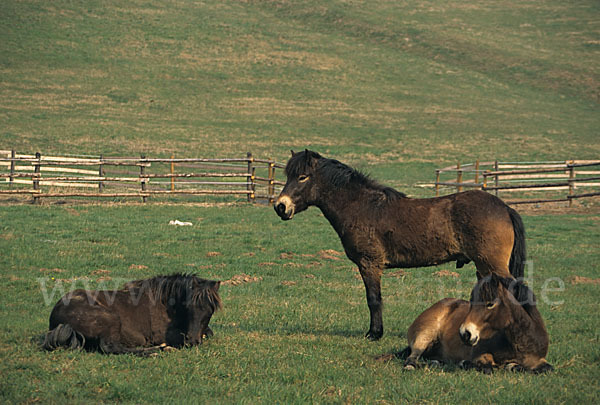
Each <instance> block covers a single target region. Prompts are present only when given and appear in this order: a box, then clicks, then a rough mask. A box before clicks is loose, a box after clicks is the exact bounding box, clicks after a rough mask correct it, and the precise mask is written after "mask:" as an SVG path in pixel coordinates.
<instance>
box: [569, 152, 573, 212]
mask: <svg viewBox="0 0 600 405" xmlns="http://www.w3.org/2000/svg"><path fill="white" fill-rule="evenodd" d="M573 163H574V162H573V161H572V160H571V161H569V163H568V166H569V195H570V196H572V195H574V194H575V182H574V180H575V167H574V166H573ZM572 206H573V198H569V208H571V207H572Z"/></svg>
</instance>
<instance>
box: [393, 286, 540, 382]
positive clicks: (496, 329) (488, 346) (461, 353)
mask: <svg viewBox="0 0 600 405" xmlns="http://www.w3.org/2000/svg"><path fill="white" fill-rule="evenodd" d="M407 337H408V344H409V347H407V348H406V349H405V350H404V351H403V352H401V353H400V354H399V355H398V356H399V357H405V356H406V355H409V356H408V358H407V359H406V361H405V363H404V367H405V368H406V369H413V368H416V367H417V361H418V359H419V358H420V357H423V358H426V359H430V360H437V361H442V362H454V363H459V364H460V365H461V366H463V367H466V368H469V367H475V368H477V369H478V370H480V371H483V372H485V373H490V372H491V370H492V368H494V367H501V366H506V368H508V369H510V370H513V371H517V370H519V371H523V370H527V371H532V372H534V373H543V372H546V371H550V370H552V366H551V365H550V364H549V363H548V362H547V361H546V359H545V357H546V354H547V353H548V334H547V332H546V327H545V326H544V321H543V320H542V317H541V315H540V313H539V312H538V310H537V306H536V302H535V296H534V295H533V292H532V291H531V290H530V289H529V288H528V287H527V286H526V285H525V284H523V283H522V281H521V280H515V279H513V278H503V277H499V276H496V275H495V274H492V275H490V276H487V277H484V278H482V279H481V280H480V281H479V282H478V283H477V285H476V286H475V288H473V291H472V292H471V299H470V301H464V300H459V299H454V298H445V299H443V300H441V301H439V302H438V303H436V304H434V305H433V306H431V307H430V308H429V309H427V310H425V312H423V313H422V314H421V315H419V316H418V317H417V319H415V321H414V322H413V323H412V325H410V327H409V328H408V334H407Z"/></svg>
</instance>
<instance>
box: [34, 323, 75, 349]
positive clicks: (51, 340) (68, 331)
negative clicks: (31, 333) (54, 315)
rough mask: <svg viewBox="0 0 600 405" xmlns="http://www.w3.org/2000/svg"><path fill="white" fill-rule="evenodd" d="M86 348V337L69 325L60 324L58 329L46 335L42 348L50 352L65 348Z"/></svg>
mask: <svg viewBox="0 0 600 405" xmlns="http://www.w3.org/2000/svg"><path fill="white" fill-rule="evenodd" d="M83 346H85V337H84V336H83V335H82V334H81V333H79V332H77V331H76V330H75V329H73V328H72V327H71V325H69V324H63V323H61V324H59V325H58V326H57V327H56V328H54V329H52V330H51V331H49V332H48V333H46V337H45V338H44V343H42V347H43V348H44V349H46V350H48V351H52V350H55V349H58V348H59V347H65V348H67V349H82V348H83Z"/></svg>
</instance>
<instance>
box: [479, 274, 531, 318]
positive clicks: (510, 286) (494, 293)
mask: <svg viewBox="0 0 600 405" xmlns="http://www.w3.org/2000/svg"><path fill="white" fill-rule="evenodd" d="M499 284H502V286H503V287H504V288H505V289H507V290H508V291H509V292H510V293H511V294H512V295H513V297H515V299H516V300H517V302H518V303H519V304H521V306H522V307H523V309H524V310H525V311H527V313H529V314H531V310H532V308H533V307H535V305H536V299H535V295H534V294H533V291H532V290H531V289H530V288H529V287H527V285H525V283H523V280H520V279H516V280H515V279H513V278H510V277H499V276H496V275H495V274H493V275H491V276H487V277H484V278H482V279H481V280H479V282H478V283H477V285H476V286H475V288H473V290H472V291H471V298H470V302H471V303H476V304H484V303H486V302H491V301H494V300H495V299H496V298H498V288H499V287H500V285H499Z"/></svg>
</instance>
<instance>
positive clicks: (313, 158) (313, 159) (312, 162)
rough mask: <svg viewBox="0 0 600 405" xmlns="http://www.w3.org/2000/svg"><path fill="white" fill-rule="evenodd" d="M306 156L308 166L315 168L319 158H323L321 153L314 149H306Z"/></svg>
mask: <svg viewBox="0 0 600 405" xmlns="http://www.w3.org/2000/svg"><path fill="white" fill-rule="evenodd" d="M304 156H306V164H307V166H310V167H312V168H313V169H314V168H315V166H316V165H317V160H319V159H321V155H319V154H318V153H317V152H313V151H312V150H308V149H305V150H304Z"/></svg>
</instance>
